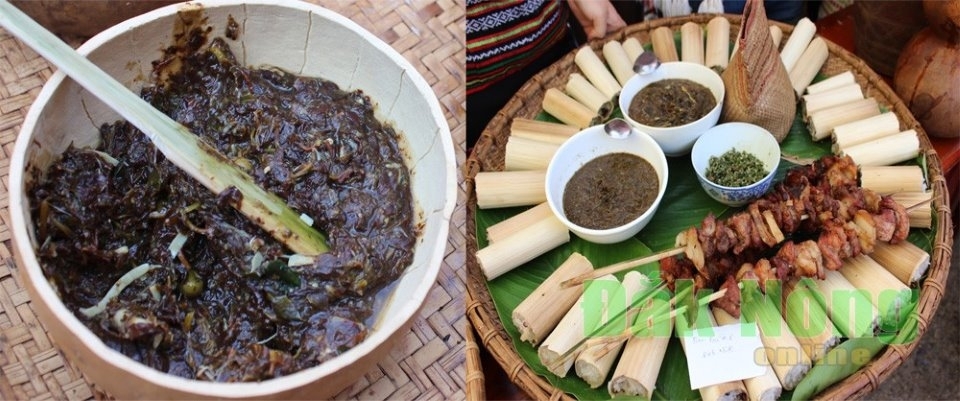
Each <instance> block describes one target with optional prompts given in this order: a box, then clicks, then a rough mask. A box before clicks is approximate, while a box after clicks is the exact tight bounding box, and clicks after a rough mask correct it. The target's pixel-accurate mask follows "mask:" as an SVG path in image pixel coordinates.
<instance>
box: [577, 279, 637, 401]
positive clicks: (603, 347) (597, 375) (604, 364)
mask: <svg viewBox="0 0 960 401" xmlns="http://www.w3.org/2000/svg"><path fill="white" fill-rule="evenodd" d="M649 284H650V279H648V278H647V277H646V276H644V275H643V274H641V273H640V272H636V271H630V272H627V274H625V275H624V277H623V283H622V285H621V286H620V288H619V289H618V293H617V294H615V295H614V297H613V298H611V299H610V301H608V307H607V312H606V314H607V316H608V317H609V318H613V317H614V316H617V315H619V314H622V313H624V312H626V310H627V307H628V306H629V305H630V303H631V302H632V300H633V299H634V297H635V296H636V295H637V294H639V293H640V292H642V291H644V290H645V289H646V288H647V287H649ZM575 287H582V286H575ZM631 315H632V314H631ZM617 320H618V321H620V322H622V323H613V324H610V327H612V329H611V332H607V333H606V334H607V335H617V334H620V333H622V332H623V331H624V330H625V329H626V328H627V326H628V324H629V323H632V322H631V320H630V319H629V317H628V316H627V315H624V316H622V317H621V318H619V319H617ZM597 340H599V341H594V340H593V339H590V340H587V343H586V347H585V348H584V349H583V351H581V352H580V355H578V356H577V359H576V361H575V362H574V370H575V371H576V372H577V376H580V378H581V379H583V381H585V382H587V384H589V385H590V388H597V387H600V386H601V385H603V383H605V382H606V380H607V376H608V375H609V374H610V369H611V368H612V367H613V362H614V361H616V360H617V357H618V356H620V351H621V350H622V349H623V344H624V343H625V342H626V341H627V339H626V338H623V339H622V340H620V341H609V340H606V339H604V338H602V337H601V338H598V339H597Z"/></svg>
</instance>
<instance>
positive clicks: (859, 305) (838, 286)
mask: <svg viewBox="0 0 960 401" xmlns="http://www.w3.org/2000/svg"><path fill="white" fill-rule="evenodd" d="M878 245H879V243H878ZM824 276H825V277H826V278H825V279H823V280H815V281H814V280H810V279H801V280H800V281H799V282H798V285H806V286H809V287H810V288H811V290H813V289H817V290H818V291H819V292H820V295H821V296H818V297H817V300H818V301H820V302H822V303H821V306H823V308H824V309H826V310H827V315H828V316H830V320H831V321H833V325H834V326H836V328H837V329H838V330H839V331H840V333H841V334H843V336H844V337H847V338H858V337H869V336H872V335H873V333H874V332H875V331H876V329H877V327H878V323H879V318H880V312H879V311H878V310H877V307H876V306H874V305H873V302H871V301H870V299H869V298H868V297H867V294H866V293H865V291H862V290H859V289H857V288H856V287H854V286H853V284H851V283H850V280H847V278H846V277H844V276H843V275H842V274H840V272H838V271H834V270H826V271H825V272H824Z"/></svg>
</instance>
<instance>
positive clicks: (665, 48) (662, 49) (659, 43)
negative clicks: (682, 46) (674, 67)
mask: <svg viewBox="0 0 960 401" xmlns="http://www.w3.org/2000/svg"><path fill="white" fill-rule="evenodd" d="M650 41H651V42H652V43H653V53H654V54H656V55H657V58H658V59H660V62H661V63H666V62H670V61H680V57H679V56H678V55H677V44H676V42H675V41H674V40H673V29H670V28H669V27H665V26H661V27H659V28H657V29H654V30H653V32H651V33H650Z"/></svg>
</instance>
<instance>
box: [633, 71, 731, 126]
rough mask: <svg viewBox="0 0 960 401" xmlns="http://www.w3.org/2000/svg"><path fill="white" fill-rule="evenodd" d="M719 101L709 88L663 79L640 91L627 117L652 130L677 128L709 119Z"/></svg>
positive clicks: (682, 81) (690, 82) (692, 83)
mask: <svg viewBox="0 0 960 401" xmlns="http://www.w3.org/2000/svg"><path fill="white" fill-rule="evenodd" d="M716 105H717V99H716V98H715V97H714V96H713V92H710V89H709V88H707V87H706V86H703V85H701V84H699V83H696V82H694V81H691V80H689V79H675V78H670V79H662V80H659V81H656V82H652V83H650V84H649V85H647V86H645V87H643V89H640V92H637V94H636V95H635V96H634V97H633V99H632V100H631V101H630V108H629V110H628V115H629V116H630V118H632V119H633V120H634V121H636V122H639V123H641V124H644V125H649V126H651V127H677V126H680V125H685V124H689V123H692V122H694V121H697V120H699V119H700V118H702V117H703V116H705V115H707V113H709V112H710V110H711V109H713V107H714V106H716Z"/></svg>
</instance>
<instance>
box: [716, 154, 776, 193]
mask: <svg viewBox="0 0 960 401" xmlns="http://www.w3.org/2000/svg"><path fill="white" fill-rule="evenodd" d="M768 173H769V171H767V170H766V169H764V168H763V162H762V161H760V159H758V158H757V157H756V156H754V155H753V154H750V153H749V152H745V151H739V150H737V149H736V148H733V149H730V150H728V151H726V152H725V153H724V154H722V155H720V156H710V161H709V162H708V164H707V173H706V176H707V179H708V180H710V181H712V182H714V183H716V184H717V185H722V186H725V187H745V186H747V185H751V184H753V183H755V182H757V181H760V180H761V179H763V177H766V176H767V174H768Z"/></svg>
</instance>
